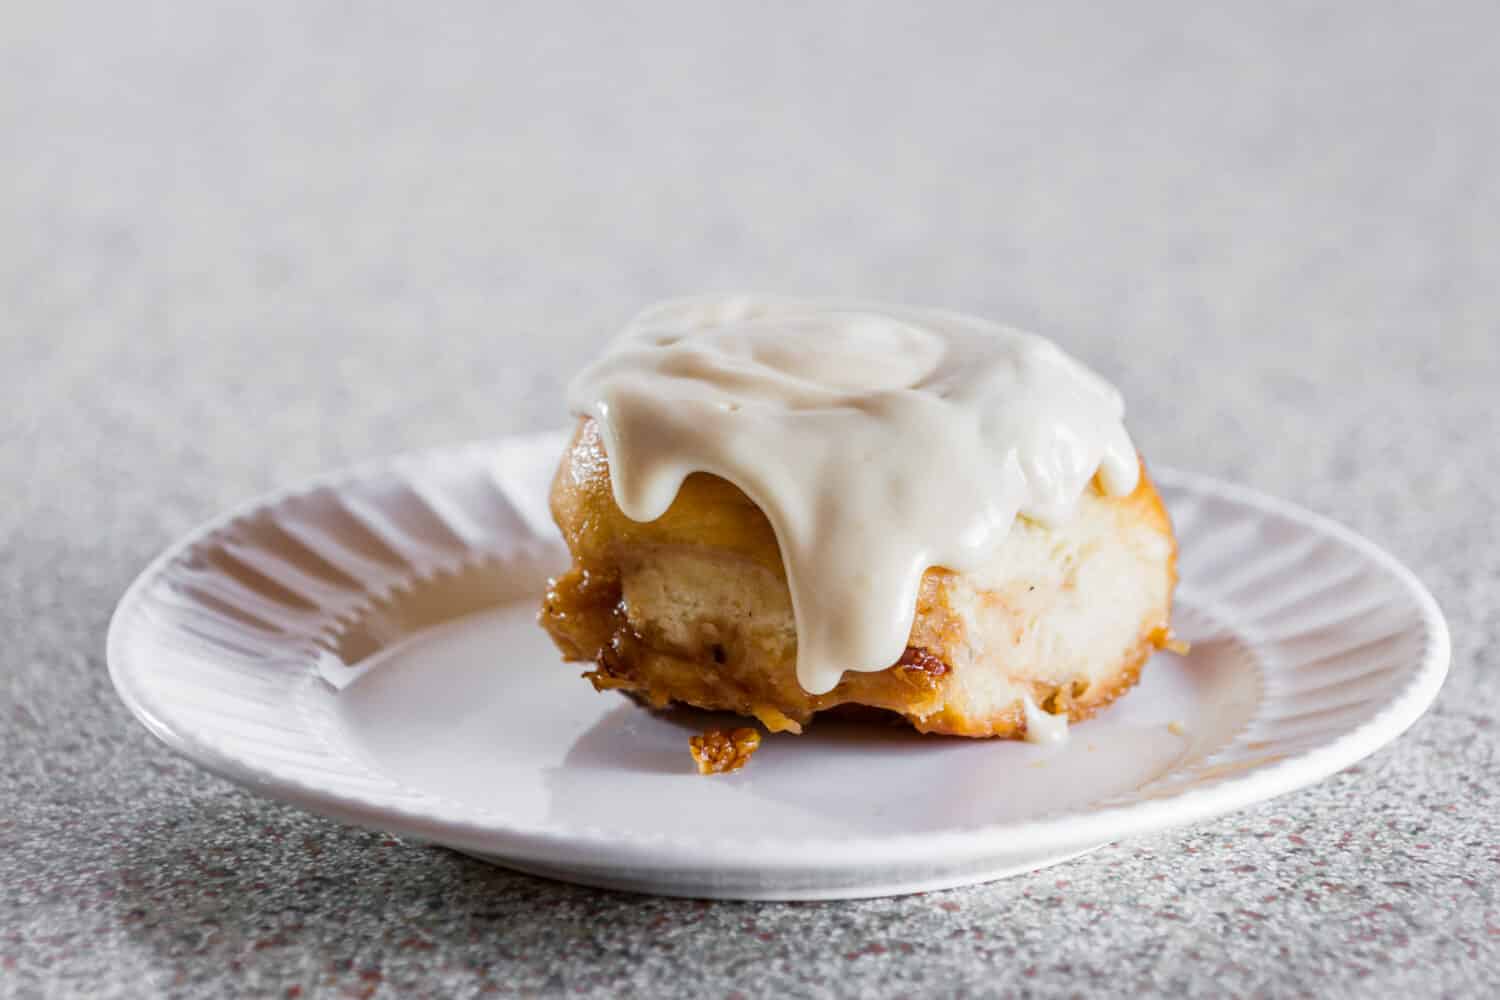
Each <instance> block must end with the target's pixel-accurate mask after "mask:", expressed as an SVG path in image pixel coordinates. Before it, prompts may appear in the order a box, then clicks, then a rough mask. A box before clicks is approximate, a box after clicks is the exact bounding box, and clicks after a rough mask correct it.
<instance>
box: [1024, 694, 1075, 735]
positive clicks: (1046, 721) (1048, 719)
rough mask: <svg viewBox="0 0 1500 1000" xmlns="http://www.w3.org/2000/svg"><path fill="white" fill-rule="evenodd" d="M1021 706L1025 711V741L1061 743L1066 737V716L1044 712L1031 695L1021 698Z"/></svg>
mask: <svg viewBox="0 0 1500 1000" xmlns="http://www.w3.org/2000/svg"><path fill="white" fill-rule="evenodd" d="M1021 708H1022V710H1023V711H1025V713H1026V742H1027V743H1062V742H1064V741H1066V740H1067V738H1068V717H1067V716H1066V715H1053V714H1052V713H1050V712H1044V711H1042V710H1041V709H1040V708H1039V707H1037V703H1036V702H1035V701H1034V700H1033V699H1032V697H1031V695H1029V694H1028V695H1024V696H1023V697H1022V698H1021Z"/></svg>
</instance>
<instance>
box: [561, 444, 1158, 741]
mask: <svg viewBox="0 0 1500 1000" xmlns="http://www.w3.org/2000/svg"><path fill="white" fill-rule="evenodd" d="M1107 502H1108V503H1109V504H1111V505H1114V506H1113V508H1112V509H1113V510H1114V511H1115V512H1117V513H1118V516H1119V517H1120V518H1122V519H1126V520H1128V521H1129V522H1130V523H1131V524H1133V525H1134V526H1136V528H1138V529H1139V530H1141V531H1143V532H1145V533H1146V535H1148V536H1150V537H1153V538H1154V537H1157V536H1159V537H1160V538H1163V539H1165V540H1166V542H1167V548H1166V549H1165V550H1164V551H1165V552H1166V556H1165V565H1164V567H1163V568H1162V569H1163V571H1164V572H1165V574H1166V579H1165V593H1166V598H1165V601H1164V602H1162V605H1161V606H1160V607H1158V608H1151V609H1148V613H1147V620H1145V621H1143V622H1142V625H1141V627H1140V628H1139V629H1137V630H1136V632H1135V638H1134V639H1133V640H1132V641H1131V642H1130V643H1129V644H1128V648H1122V647H1116V650H1117V651H1116V652H1115V653H1114V654H1112V655H1111V661H1112V662H1111V663H1110V664H1107V665H1106V666H1107V668H1108V669H1106V670H1103V671H1102V672H1101V673H1100V674H1099V675H1098V676H1095V677H1090V678H1088V679H1086V680H1079V679H1076V678H1075V679H1063V680H1058V681H1053V680H1047V679H1036V678H1031V677H1029V676H1027V677H1022V678H1021V679H1020V680H1019V681H1018V682H1017V683H1019V684H1021V685H1022V688H1020V689H1017V694H1016V695H1015V696H1014V697H1012V698H1010V699H1009V700H1007V701H1005V702H1004V703H1003V704H997V705H996V706H994V707H992V708H991V709H987V710H984V711H979V712H976V711H975V710H974V708H973V704H974V699H972V698H967V699H966V698H965V697H962V696H961V685H962V684H963V683H964V682H965V678H961V677H959V676H957V675H958V674H959V673H961V672H963V671H974V670H981V671H1000V672H1002V673H1003V672H1005V671H1006V670H1008V669H1009V666H1008V665H1007V664H1005V663H991V662H982V663H978V664H975V663H972V662H969V661H970V660H972V651H973V647H974V644H975V642H977V641H978V638H977V637H976V636H975V635H974V634H972V631H971V625H972V621H971V618H972V611H965V610H964V609H963V608H958V607H955V605H954V601H955V600H956V599H957V598H956V595H957V594H958V592H959V590H960V586H959V585H960V583H965V582H966V581H960V580H959V579H958V578H957V575H956V574H954V573H952V572H950V571H948V570H945V569H942V568H933V569H931V570H929V571H928V572H927V573H926V575H925V576H924V578H923V581H922V586H921V589H920V593H919V598H918V602H917V608H916V613H915V615H914V619H913V625H912V631H911V635H910V637H909V639H908V645H907V649H906V651H905V653H904V654H903V655H902V656H901V658H900V659H899V661H898V662H897V663H895V664H893V665H892V666H891V667H890V668H888V669H886V670H883V671H874V672H866V673H861V672H853V671H851V672H849V673H846V674H845V675H844V678H843V679H842V680H841V681H840V683H839V684H838V686H837V687H835V688H834V689H833V690H832V691H830V692H828V693H827V694H824V695H816V696H815V695H809V694H808V693H807V692H806V691H804V690H803V689H802V687H801V686H800V685H799V684H798V683H797V679H796V669H795V661H796V656H795V638H794V636H790V635H787V634H783V633H781V632H776V631H775V630H766V629H761V630H759V631H756V630H755V629H748V628H746V627H744V626H743V625H742V621H743V616H742V617H741V619H739V620H732V619H733V616H729V615H717V616H716V615H713V614H705V615H704V616H703V617H702V619H701V620H698V621H695V622H694V625H695V631H693V632H692V634H691V635H688V636H684V635H683V634H681V631H680V630H678V631H676V632H673V631H672V630H670V629H668V628H667V627H666V626H665V624H664V623H662V622H658V621H655V620H653V619H652V618H651V617H650V616H649V614H646V613H643V612H642V610H641V608H639V607H637V608H634V609H633V608H632V607H630V606H629V604H628V602H627V601H626V600H625V580H626V578H627V576H629V575H630V574H631V573H633V572H635V571H636V570H637V568H638V567H639V566H641V565H643V564H647V565H649V564H653V563H655V564H662V563H663V562H664V561H665V560H667V559H677V560H678V563H679V564H683V560H685V559H686V560H689V561H690V562H691V564H693V565H699V566H707V567H709V568H710V569H712V570H713V571H714V572H715V573H718V574H720V575H721V576H727V577H732V578H734V579H743V580H746V581H748V582H749V583H751V584H754V587H752V588H751V589H753V590H756V592H758V593H770V594H773V595H777V596H779V597H780V599H781V600H783V601H786V602H787V607H788V608H789V606H790V605H789V598H787V597H785V581H786V577H785V570H784V568H783V565H782V560H781V555H780V550H779V549H778V547H777V544H776V537H775V533H774V531H773V530H772V528H771V525H770V522H769V520H768V519H767V518H766V516H765V514H764V513H763V512H762V511H761V510H760V508H758V507H757V506H756V505H755V504H754V503H752V502H751V501H750V500H749V498H748V497H746V496H745V495H744V494H743V493H742V492H741V491H740V490H738V489H737V488H736V487H734V486H733V485H732V484H730V483H728V482H726V481H725V480H723V479H719V478H717V477H714V476H709V475H705V474H695V475H693V476H690V477H689V478H688V479H687V481H686V482H685V483H684V485H683V487H682V489H681V490H680V491H679V494H678V496H677V498H676V500H675V501H674V502H673V504H672V506H671V507H670V508H669V509H668V511H667V512H666V514H665V515H663V516H662V517H661V518H659V519H657V520H656V521H652V522H649V523H641V522H636V521H632V520H630V519H629V518H627V517H626V516H625V515H624V513H623V512H621V511H620V509H619V508H618V506H617V505H616V504H615V501H614V496H613V493H612V488H611V483H610V479H609V465H608V461H607V459H606V457H605V454H604V449H603V445H602V442H601V441H600V439H599V433H598V429H597V427H596V426H595V425H594V424H593V422H592V421H587V420H586V421H583V422H581V423H580V425H579V428H578V431H577V433H576V434H575V436H574V439H573V442H572V444H571V445H570V447H569V449H568V451H567V453H566V455H565V456H564V459H563V462H562V464H561V466H560V467H559V469H558V473H557V476H556V478H555V480H554V483H553V490H552V496H551V504H552V513H553V516H554V517H555V519H556V520H557V523H558V525H559V527H560V528H561V529H562V532H563V536H564V539H565V540H566V541H567V544H568V547H569V549H570V550H571V552H572V554H573V559H574V564H573V567H572V569H571V570H570V571H569V572H568V573H566V574H564V575H563V576H562V577H559V578H558V579H557V580H555V581H553V582H552V585H551V586H550V587H549V590H548V593H547V596H546V599H545V601H544V603H543V608H542V613H541V622H542V624H543V625H544V626H545V627H546V629H547V631H548V632H549V633H551V635H552V637H553V639H554V640H555V641H556V643H557V645H558V648H559V649H560V650H561V651H562V653H563V656H564V659H566V660H570V661H582V662H592V664H593V669H591V670H589V671H588V672H587V673H586V674H585V675H584V676H585V677H587V678H588V679H589V680H590V681H591V682H592V683H593V684H594V686H595V688H597V689H599V690H619V691H622V692H625V693H628V694H631V695H633V696H635V697H637V698H639V699H640V700H643V701H644V702H646V703H647V704H650V705H653V706H657V707H664V706H666V705H668V704H670V703H673V702H681V703H686V704H689V705H694V706H697V707H699V708H705V709H716V710H728V711H733V712H738V713H740V714H742V715H747V716H752V717H754V718H756V719H758V720H760V722H761V723H762V724H763V725H765V726H766V727H767V728H768V729H769V730H771V731H773V732H776V731H791V732H800V731H801V728H802V726H803V725H805V724H806V723H807V722H808V721H810V720H811V719H812V718H813V716H814V715H815V714H817V713H819V712H826V711H828V710H830V709H833V708H836V707H838V706H846V705H857V706H867V707H869V708H873V709H879V710H883V711H886V712H892V713H896V714H897V715H900V716H902V717H904V718H905V719H906V720H907V721H908V722H910V723H911V724H912V725H913V726H915V727H916V728H917V729H919V730H921V731H923V732H930V733H947V734H953V735H962V736H977V737H987V736H1001V737H1017V736H1021V735H1023V734H1024V733H1025V728H1026V723H1025V715H1024V712H1023V710H1022V706H1021V703H1020V701H1019V691H1020V690H1022V689H1024V690H1025V691H1027V692H1028V693H1030V694H1031V696H1032V697H1033V698H1034V699H1035V700H1036V702H1037V703H1038V704H1039V705H1040V706H1041V707H1042V708H1044V709H1046V710H1048V711H1052V712H1057V713H1063V712H1065V713H1066V714H1067V715H1068V717H1069V718H1070V719H1073V720H1081V719H1086V718H1088V717H1090V716H1092V715H1093V714H1094V713H1095V712H1097V711H1098V710H1099V709H1100V708H1102V707H1104V706H1105V705H1107V704H1109V703H1110V702H1111V701H1113V700H1114V699H1115V698H1117V697H1118V696H1119V695H1120V694H1122V693H1124V692H1125V691H1126V690H1128V689H1129V688H1130V687H1131V686H1133V685H1134V684H1135V683H1136V680H1137V679H1138V677H1139V675H1140V670H1141V667H1142V665H1143V664H1144V663H1145V661H1146V659H1147V658H1148V657H1149V656H1150V655H1151V653H1152V652H1154V651H1155V649H1157V648H1159V647H1160V646H1161V645H1163V644H1164V643H1165V642H1167V641H1168V639H1169V638H1170V633H1169V630H1168V628H1167V613H1168V611H1169V609H1170V591H1171V587H1172V585H1173V584H1174V583H1175V576H1176V569H1175V561H1176V550H1175V542H1173V541H1172V533H1171V523H1170V520H1169V519H1168V516H1167V512H1166V509H1165V507H1164V506H1163V505H1162V502H1161V498H1160V496H1159V495H1158V494H1157V492H1156V489H1155V487H1154V486H1153V485H1152V483H1151V481H1150V479H1149V477H1148V476H1146V475H1145V474H1144V469H1143V474H1142V477H1141V483H1140V486H1139V487H1138V488H1137V489H1136V491H1135V492H1134V493H1132V494H1131V495H1130V496H1128V497H1121V498H1113V499H1110V500H1108V501H1107ZM1158 582H1161V581H1158ZM1061 586H1062V587H1063V588H1064V589H1066V588H1068V587H1071V586H1072V577H1069V578H1068V579H1067V580H1065V581H1064V582H1063V583H1062V585H1061ZM1029 589H1030V590H1032V591H1034V590H1036V589H1037V588H1036V587H1035V586H1032V587H1030V588H1029ZM1026 590H1027V585H1026V584H1025V582H1024V581H1020V582H1019V583H1018V584H1017V585H1016V586H1010V587H1007V588H1000V589H993V590H982V591H979V592H978V598H979V599H980V601H981V602H982V603H983V605H984V606H985V609H986V610H985V614H986V615H988V616H989V617H990V618H991V619H993V620H1000V621H1002V622H1003V621H1009V622H1011V623H1012V624H1011V625H1010V626H1008V627H1009V628H1010V629H1012V630H1013V631H1014V633H1015V637H1016V639H1017V641H1020V639H1021V638H1022V637H1023V636H1024V634H1025V633H1026V630H1027V629H1029V628H1031V627H1033V624H1034V621H1035V619H1036V618H1037V616H1038V615H1039V614H1044V613H1045V608H1042V609H1040V610H1039V609H1038V607H1036V606H1035V605H1034V602H1033V603H1028V598H1029V597H1030V596H1032V595H1029V594H1028V593H1026ZM632 612H634V613H632ZM787 615H788V616H789V611H788V612H787ZM963 664H967V665H966V666H963V667H962V670H960V666H961V665H963ZM969 676H972V674H965V677H969Z"/></svg>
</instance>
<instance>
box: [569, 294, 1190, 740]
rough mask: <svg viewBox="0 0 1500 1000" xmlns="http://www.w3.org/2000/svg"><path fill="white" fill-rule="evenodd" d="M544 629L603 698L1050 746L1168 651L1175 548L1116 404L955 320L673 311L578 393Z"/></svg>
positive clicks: (724, 301)
mask: <svg viewBox="0 0 1500 1000" xmlns="http://www.w3.org/2000/svg"><path fill="white" fill-rule="evenodd" d="M570 403H571V405H572V407H573V409H574V410H575V412H577V414H578V415H579V418H580V419H579V423H578V427H577V431H576V433H575V435H574V437H573V440H572V442H571V444H570V445H569V447H568V449H567V452H566V454H565V455H564V456H563V459H562V463H561V465H560V467H559V469H558V472H557V476H556V479H555V481H554V484H553V489H552V497H551V501H552V512H553V515H554V517H555V518H556V520H557V523H558V526H559V528H560V529H561V530H562V533H563V537H564V538H565V540H566V541H567V544H568V547H569V550H570V551H571V553H572V556H573V566H572V568H571V569H570V570H569V571H568V572H567V573H566V574H564V575H563V576H561V577H560V578H558V579H557V580H555V581H553V582H552V584H551V586H550V588H549V591H548V594H547V596H546V599H545V602H544V606H543V609H542V614H541V621H542V624H543V625H544V626H545V627H546V629H547V630H548V631H549V632H550V633H551V635H552V637H553V638H554V640H555V641H556V642H557V645H558V647H559V649H560V650H561V651H562V653H563V656H564V658H565V659H567V660H570V661H577V662H583V663H587V664H589V665H590V667H589V669H588V670H587V672H586V673H585V676H586V677H587V678H588V679H589V680H591V681H592V682H593V684H594V686H595V687H596V688H598V689H600V690H618V691H622V692H626V693H628V694H631V695H633V696H635V697H636V698H637V699H638V700H640V701H643V702H645V703H647V704H649V705H652V706H666V705H669V704H673V703H681V704H687V705H693V706H696V707H699V708H705V709H718V710H727V711H731V712H737V713H739V714H742V715H746V716H750V717H753V718H755V719H758V720H759V721H760V722H761V723H762V724H763V725H764V726H765V727H766V728H767V729H769V730H771V731H773V732H774V731H790V732H800V731H801V730H802V728H803V727H804V726H806V725H807V724H808V723H809V722H810V721H811V720H812V719H813V718H814V716H816V715H817V714H818V713H820V712H828V711H831V710H841V711H844V712H848V711H850V710H855V709H857V710H859V711H861V712H864V713H871V712H879V713H882V714H885V715H887V716H890V717H892V718H897V719H902V720H905V721H906V722H908V723H910V724H911V725H912V726H914V727H916V728H917V729H918V730H921V731H923V732H929V733H945V734H952V735H961V736H975V737H1025V738H1029V739H1033V740H1035V739H1049V738H1054V737H1055V736H1056V735H1058V734H1059V733H1061V732H1062V731H1064V727H1065V725H1066V722H1068V721H1077V720H1080V719H1084V718H1087V717H1088V716H1090V715H1092V714H1093V713H1094V712H1096V711H1098V710H1099V709H1100V708H1102V707H1103V706H1105V705H1107V704H1109V703H1110V702H1111V701H1113V700H1114V699H1115V698H1117V697H1118V696H1119V695H1120V694H1121V693H1123V692H1124V691H1126V690H1128V689H1129V688H1130V686H1131V685H1133V684H1134V683H1135V682H1136V680H1137V678H1138V677H1139V674H1140V670H1141V667H1142V665H1143V664H1144V663H1145V661H1146V660H1147V658H1148V657H1149V656H1150V655H1151V653H1152V652H1153V651H1154V650H1155V649H1156V648H1157V647H1159V646H1161V645H1163V644H1164V643H1165V642H1166V641H1167V640H1168V638H1169V636H1170V626H1169V622H1170V613H1171V601H1172V590H1173V587H1174V585H1175V582H1176V571H1175V561H1176V547H1175V542H1174V539H1173V535H1172V527H1171V523H1170V521H1169V519H1168V517H1167V513H1166V510H1165V509H1164V507H1163V506H1162V502H1161V498H1160V496H1159V495H1158V494H1157V492H1156V489H1155V488H1154V486H1153V485H1152V483H1151V480H1150V478H1149V477H1148V476H1147V474H1146V471H1145V467H1144V465H1143V464H1142V462H1141V459H1140V458H1139V456H1138V455H1137V453H1136V450H1135V448H1134V446H1133V444H1132V443H1131V441H1130V438H1129V436H1128V434H1127V433H1126V431H1125V429H1124V426H1123V405H1122V403H1121V400H1120V397H1119V395H1118V393H1116V392H1115V390H1114V389H1113V388H1112V387H1110V386H1109V385H1108V384H1107V383H1105V382H1103V381H1102V380H1101V379H1099V378H1098V376H1096V375H1094V374H1093V373H1092V372H1090V371H1088V370H1087V369H1086V368H1084V367H1083V366H1082V365H1080V364H1079V363H1077V362H1075V361H1073V360H1072V359H1070V358H1068V357H1067V356H1066V355H1064V354H1063V353H1062V352H1061V351H1060V350H1059V349H1057V348H1056V347H1055V346H1054V345H1052V344H1051V343H1050V342H1048V341H1046V340H1043V339H1042V338H1039V337H1035V336H1033V335H1030V334H1026V333H1022V332H1020V331H1016V330H1012V329H1010V328H1007V327H1002V326H998V325H996V324H991V323H988V322H985V321H982V320H978V319H973V318H969V317H965V316H959V315H956V314H951V313H942V312H935V311H930V310H917V309H908V308H904V307H892V306H883V305H872V304H868V303H843V302H824V301H804V300H788V299H764V298H749V297H713V298H704V299H692V300H685V301H676V302H670V303H666V304H664V305H662V306H658V307H655V308H654V309H651V310H648V311H647V312H645V313H643V314H642V315H641V316H640V317H638V318H637V319H636V320H635V321H634V322H633V323H631V324H630V326H628V327H627V328H626V330H625V331H624V332H623V333H622V334H621V335H620V337H619V338H618V339H617V340H616V341H615V343H614V344H613V345H612V346H611V348H610V350H609V351H608V352H607V353H606V354H605V355H604V356H603V357H602V358H601V359H600V360H599V361H598V362H596V363H595V364H594V365H592V366H591V367H590V368H588V369H587V370H585V371H584V372H583V373H582V374H580V375H579V377H578V378H577V379H575V381H574V383H573V384H572V386H571V387H570Z"/></svg>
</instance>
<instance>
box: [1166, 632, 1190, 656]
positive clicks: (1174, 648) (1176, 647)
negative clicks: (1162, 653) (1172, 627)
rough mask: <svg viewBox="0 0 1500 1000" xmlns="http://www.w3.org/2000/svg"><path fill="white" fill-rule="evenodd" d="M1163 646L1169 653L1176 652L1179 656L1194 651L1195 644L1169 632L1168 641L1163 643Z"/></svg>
mask: <svg viewBox="0 0 1500 1000" xmlns="http://www.w3.org/2000/svg"><path fill="white" fill-rule="evenodd" d="M1161 648H1162V649H1165V650H1166V651H1167V652H1169V653H1176V654H1177V655H1178V656H1186V655H1188V654H1189V653H1191V652H1192V651H1193V644H1192V643H1190V642H1188V641H1187V640H1186V639H1179V638H1177V637H1176V636H1175V635H1172V634H1171V633H1168V634H1167V641H1166V642H1164V643H1162V647H1161Z"/></svg>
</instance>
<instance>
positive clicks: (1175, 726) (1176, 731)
mask: <svg viewBox="0 0 1500 1000" xmlns="http://www.w3.org/2000/svg"><path fill="white" fill-rule="evenodd" d="M1167 732H1169V733H1171V734H1172V735H1173V736H1186V735H1187V728H1186V727H1185V726H1183V724H1182V723H1180V722H1177V721H1176V720H1173V721H1172V722H1169V723H1167Z"/></svg>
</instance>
